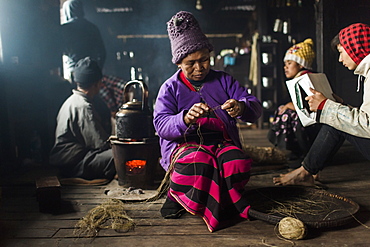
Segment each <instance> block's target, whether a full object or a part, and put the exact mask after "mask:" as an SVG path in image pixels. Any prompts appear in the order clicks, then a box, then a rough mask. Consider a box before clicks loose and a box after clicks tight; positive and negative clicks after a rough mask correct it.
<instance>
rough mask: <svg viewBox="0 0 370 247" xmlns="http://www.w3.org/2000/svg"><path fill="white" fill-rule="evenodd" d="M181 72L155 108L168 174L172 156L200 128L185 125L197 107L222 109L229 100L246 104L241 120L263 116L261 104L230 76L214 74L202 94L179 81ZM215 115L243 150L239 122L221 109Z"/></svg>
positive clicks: (163, 88)
mask: <svg viewBox="0 0 370 247" xmlns="http://www.w3.org/2000/svg"><path fill="white" fill-rule="evenodd" d="M179 72H180V70H178V71H177V72H176V73H175V74H174V75H172V76H171V77H170V78H169V79H168V80H167V81H165V82H164V83H163V85H162V86H161V88H160V90H159V93H158V96H157V100H156V103H155V108H154V121H153V122H154V127H155V130H156V132H157V134H158V136H159V138H160V145H161V154H162V159H161V165H162V167H163V168H164V169H165V170H167V169H168V167H169V165H170V155H171V153H172V152H173V150H174V149H175V148H176V146H177V144H178V142H176V140H179V139H180V138H181V137H183V136H184V133H185V131H186V133H187V134H190V133H195V131H196V128H197V126H195V125H194V126H191V127H190V128H189V127H188V126H187V125H186V124H185V122H184V114H185V113H184V112H186V111H187V110H189V109H190V108H191V107H192V106H193V105H194V104H196V103H199V102H201V96H200V94H201V95H202V97H203V99H204V101H205V102H206V103H207V104H208V105H209V106H210V107H211V108H214V107H216V106H220V105H222V104H223V103H224V102H225V101H226V100H228V99H236V100H239V101H243V102H245V110H244V113H243V114H242V115H241V116H239V117H238V118H239V119H240V120H242V121H244V122H254V121H256V120H257V119H258V118H259V117H260V116H261V113H262V106H261V102H260V101H259V100H258V99H257V98H256V97H255V96H253V95H250V94H249V93H248V92H247V89H246V88H244V87H242V86H241V85H240V84H239V82H238V81H236V80H235V79H234V78H233V77H232V76H230V75H229V74H227V73H225V72H222V71H214V70H211V71H210V72H209V74H208V75H207V77H206V82H205V83H204V84H203V87H202V88H201V89H200V91H199V92H194V91H191V90H190V89H189V88H188V87H187V86H186V85H185V84H184V83H183V82H181V80H180V79H179ZM215 113H216V114H217V116H219V118H220V119H221V120H222V121H223V122H224V124H225V126H226V131H227V132H228V134H229V136H230V138H231V139H232V140H233V142H234V144H235V145H236V146H238V147H240V148H241V143H240V139H239V133H238V128H237V126H236V119H234V118H232V117H230V116H229V115H228V114H227V113H226V111H225V110H222V109H220V108H217V109H216V110H215Z"/></svg>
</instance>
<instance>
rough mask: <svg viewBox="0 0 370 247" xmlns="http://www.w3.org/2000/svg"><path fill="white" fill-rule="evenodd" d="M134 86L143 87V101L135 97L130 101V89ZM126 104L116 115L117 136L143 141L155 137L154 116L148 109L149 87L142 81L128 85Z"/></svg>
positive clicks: (125, 95)
mask: <svg viewBox="0 0 370 247" xmlns="http://www.w3.org/2000/svg"><path fill="white" fill-rule="evenodd" d="M133 85H139V86H140V87H141V94H142V97H141V98H142V100H141V101H138V100H137V99H136V98H134V97H133V99H132V101H129V96H130V94H129V89H130V87H132V86H133ZM123 98H124V101H123V102H124V103H123V105H122V106H121V107H120V110H119V111H118V112H117V114H116V135H117V137H118V138H119V139H130V140H132V139H135V140H142V139H144V138H150V137H154V136H155V131H154V126H153V115H152V113H151V112H150V110H149V107H148V87H147V86H146V84H145V83H144V82H142V81H138V80H134V81H129V82H127V83H126V85H125V87H124V90H123Z"/></svg>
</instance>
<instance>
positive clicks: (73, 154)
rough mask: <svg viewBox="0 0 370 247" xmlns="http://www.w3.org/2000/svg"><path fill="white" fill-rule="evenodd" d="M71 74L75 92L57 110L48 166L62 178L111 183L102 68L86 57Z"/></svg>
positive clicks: (107, 117)
mask: <svg viewBox="0 0 370 247" xmlns="http://www.w3.org/2000/svg"><path fill="white" fill-rule="evenodd" d="M73 73H74V78H75V81H76V83H77V89H76V90H75V89H73V94H72V95H71V96H70V97H69V98H68V99H67V100H66V101H65V102H64V103H63V105H62V107H61V108H60V110H59V113H58V117H57V126H56V131H55V144H54V147H53V148H52V150H51V154H50V163H51V164H52V165H55V166H57V167H59V169H60V172H61V174H62V176H65V177H69V178H71V177H75V178H82V179H86V180H93V179H107V180H111V179H113V177H114V176H115V174H116V171H115V166H114V160H113V154H112V149H111V148H110V144H109V142H107V141H108V138H109V136H110V133H111V121H110V117H111V116H110V111H109V110H108V108H107V106H106V105H105V104H104V102H103V101H102V100H101V99H100V98H99V97H98V93H99V89H100V86H101V79H102V72H101V69H100V68H99V66H98V64H97V63H96V61H94V60H91V59H90V58H89V57H86V58H84V59H81V60H80V61H78V63H77V64H76V66H75V69H74V72H73Z"/></svg>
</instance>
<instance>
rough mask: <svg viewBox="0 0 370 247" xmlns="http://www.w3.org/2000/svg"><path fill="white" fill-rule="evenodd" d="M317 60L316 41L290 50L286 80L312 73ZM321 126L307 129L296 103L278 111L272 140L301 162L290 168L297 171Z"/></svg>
mask: <svg viewBox="0 0 370 247" xmlns="http://www.w3.org/2000/svg"><path fill="white" fill-rule="evenodd" d="M314 58H315V52H314V50H313V41H312V39H310V38H309V39H306V40H305V41H303V42H301V43H298V44H296V45H294V46H292V47H291V48H289V49H288V50H287V51H286V53H285V57H284V73H285V76H286V78H287V79H293V78H297V77H299V76H302V75H304V74H306V73H312V70H311V69H312V63H313V60H314ZM319 126H320V125H319V124H314V125H311V126H308V127H303V126H302V124H301V122H300V120H299V118H298V115H297V112H296V111H295V108H294V105H293V103H292V102H289V103H287V104H285V105H281V106H280V107H279V108H278V110H277V111H276V113H275V118H274V121H273V122H272V127H271V129H270V131H269V133H268V139H269V141H270V142H271V143H272V144H274V145H275V146H276V147H278V148H280V149H282V150H284V149H285V150H289V151H291V153H290V156H289V160H296V159H298V161H299V162H294V163H291V162H290V164H289V165H290V167H293V168H296V167H298V166H299V165H300V162H301V161H302V158H303V157H304V156H305V155H306V154H307V152H308V150H309V149H310V147H311V145H312V143H313V141H314V140H315V137H316V135H317V132H318V130H319ZM297 164H298V166H297Z"/></svg>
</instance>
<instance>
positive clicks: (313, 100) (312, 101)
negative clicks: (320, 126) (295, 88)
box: [305, 88, 326, 111]
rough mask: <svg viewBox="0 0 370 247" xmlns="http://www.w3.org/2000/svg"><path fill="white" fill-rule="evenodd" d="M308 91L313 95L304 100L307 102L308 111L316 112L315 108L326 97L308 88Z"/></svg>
mask: <svg viewBox="0 0 370 247" xmlns="http://www.w3.org/2000/svg"><path fill="white" fill-rule="evenodd" d="M310 90H311V92H312V93H313V95H310V96H307V97H306V98H305V100H307V101H308V105H309V106H310V111H317V108H318V107H319V105H320V103H321V102H322V101H324V100H326V97H325V96H324V95H323V94H322V93H320V92H319V91H316V90H315V89H313V88H310Z"/></svg>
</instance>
